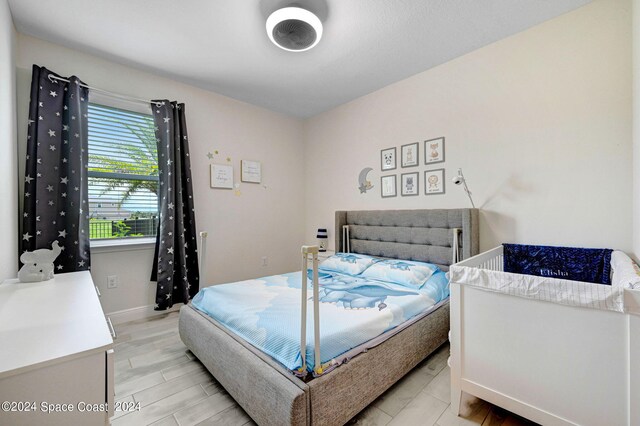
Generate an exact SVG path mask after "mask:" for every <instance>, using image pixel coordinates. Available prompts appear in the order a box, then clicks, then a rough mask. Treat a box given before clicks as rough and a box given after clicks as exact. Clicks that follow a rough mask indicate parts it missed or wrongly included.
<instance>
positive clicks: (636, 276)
mask: <svg viewBox="0 0 640 426" xmlns="http://www.w3.org/2000/svg"><path fill="white" fill-rule="evenodd" d="M611 270H612V277H611V284H612V285H614V286H622V287H624V288H633V289H640V267H638V265H636V263H635V262H634V261H633V260H631V258H630V257H629V256H627V255H626V254H625V253H624V252H621V251H619V250H615V251H614V252H613V253H611Z"/></svg>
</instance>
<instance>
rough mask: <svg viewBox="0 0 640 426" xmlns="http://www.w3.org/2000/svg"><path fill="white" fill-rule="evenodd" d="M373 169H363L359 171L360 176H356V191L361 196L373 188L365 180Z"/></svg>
mask: <svg viewBox="0 0 640 426" xmlns="http://www.w3.org/2000/svg"><path fill="white" fill-rule="evenodd" d="M372 170H373V169H372V168H371V167H365V168H364V169H362V170H361V171H360V174H359V175H358V189H359V190H360V193H361V194H364V193H366V192H367V191H368V190H370V189H372V188H373V184H372V183H371V181H370V180H369V179H368V178H367V175H368V174H369V172H371V171H372Z"/></svg>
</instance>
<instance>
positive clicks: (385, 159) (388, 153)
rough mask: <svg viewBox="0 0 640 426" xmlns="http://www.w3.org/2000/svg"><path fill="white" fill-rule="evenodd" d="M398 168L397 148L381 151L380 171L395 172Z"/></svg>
mask: <svg viewBox="0 0 640 426" xmlns="http://www.w3.org/2000/svg"><path fill="white" fill-rule="evenodd" d="M395 168H396V148H395V147H393V148H387V149H383V150H382V151H380V170H382V171H383V172H384V171H387V170H395Z"/></svg>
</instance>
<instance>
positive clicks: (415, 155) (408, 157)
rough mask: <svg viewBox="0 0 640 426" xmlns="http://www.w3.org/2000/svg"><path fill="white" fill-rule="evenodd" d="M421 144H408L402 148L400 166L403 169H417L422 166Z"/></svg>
mask: <svg viewBox="0 0 640 426" xmlns="http://www.w3.org/2000/svg"><path fill="white" fill-rule="evenodd" d="M419 146H420V144H419V143H418V142H414V143H408V144H406V145H402V146H401V147H400V160H401V161H400V165H401V166H402V167H415V166H417V165H419V164H420V156H419V154H420V148H419Z"/></svg>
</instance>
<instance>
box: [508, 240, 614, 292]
mask: <svg viewBox="0 0 640 426" xmlns="http://www.w3.org/2000/svg"><path fill="white" fill-rule="evenodd" d="M502 246H503V248H504V271H505V272H512V273H515V274H525V275H535V276H539V277H549V278H560V279H565V280H572V281H583V282H589V283H596V284H606V285H611V252H612V251H613V250H611V249H595V248H577V247H554V246H535V245H522V244H503V245H502Z"/></svg>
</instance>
